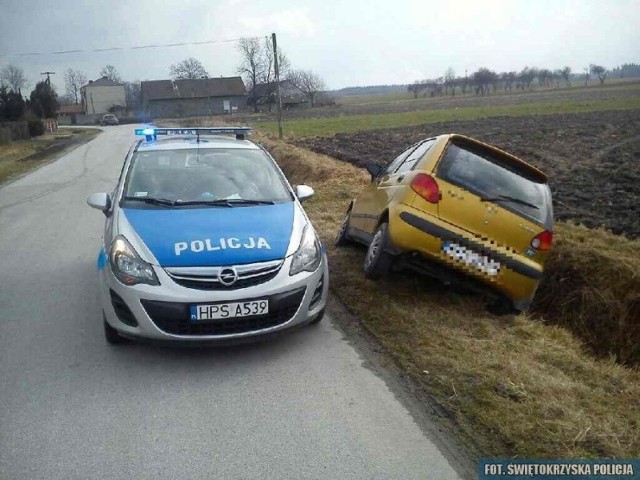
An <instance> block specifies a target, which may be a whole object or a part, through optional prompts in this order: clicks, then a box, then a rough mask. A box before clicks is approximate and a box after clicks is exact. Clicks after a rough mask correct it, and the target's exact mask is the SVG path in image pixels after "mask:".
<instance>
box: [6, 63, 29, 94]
mask: <svg viewBox="0 0 640 480" xmlns="http://www.w3.org/2000/svg"><path fill="white" fill-rule="evenodd" d="M0 84H5V85H8V86H9V89H10V90H13V91H14V92H16V93H18V92H19V91H20V90H22V89H23V88H24V87H25V86H26V85H27V77H25V76H24V70H22V68H20V67H18V66H17V65H13V64H9V65H7V66H6V67H4V68H3V69H2V70H1V71H0Z"/></svg>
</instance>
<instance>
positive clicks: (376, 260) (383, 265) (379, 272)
mask: <svg viewBox="0 0 640 480" xmlns="http://www.w3.org/2000/svg"><path fill="white" fill-rule="evenodd" d="M388 229H389V225H388V224H386V223H382V224H380V226H379V227H378V229H377V230H376V233H375V234H374V235H373V238H372V239H371V243H369V248H368V249H367V254H366V255H365V257H364V276H365V277H367V278H368V279H369V280H379V279H380V278H382V277H384V276H385V275H386V274H387V272H388V271H389V268H390V267H391V263H392V261H393V257H392V256H391V254H390V253H389V252H387V251H386V247H387V245H388V243H389V238H388Z"/></svg>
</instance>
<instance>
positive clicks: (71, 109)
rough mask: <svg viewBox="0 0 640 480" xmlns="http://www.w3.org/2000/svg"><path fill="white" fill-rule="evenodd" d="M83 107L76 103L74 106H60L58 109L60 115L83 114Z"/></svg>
mask: <svg viewBox="0 0 640 480" xmlns="http://www.w3.org/2000/svg"><path fill="white" fill-rule="evenodd" d="M82 112H83V109H82V105H80V104H79V103H74V104H72V105H60V108H58V113H62V114H72V113H82Z"/></svg>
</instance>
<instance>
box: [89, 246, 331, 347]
mask: <svg viewBox="0 0 640 480" xmlns="http://www.w3.org/2000/svg"><path fill="white" fill-rule="evenodd" d="M291 258H292V257H288V258H286V259H285V260H284V262H283V264H282V267H281V268H280V270H279V271H278V273H277V275H276V276H275V277H274V278H272V279H271V280H269V281H268V282H266V283H263V284H260V285H255V286H251V287H247V288H239V289H237V290H215V291H211V290H198V289H194V288H188V287H184V286H181V285H178V284H177V283H176V282H175V281H174V280H173V279H172V278H171V277H170V276H169V275H168V274H167V273H166V272H165V271H164V269H163V268H161V267H158V266H154V267H153V268H154V270H155V273H156V275H157V276H158V279H159V281H160V285H158V286H152V285H146V284H139V285H134V286H127V285H124V284H122V283H121V282H120V281H119V280H117V279H116V278H115V276H114V275H113V273H112V271H111V268H110V266H109V264H108V263H107V265H105V266H104V268H102V269H101V270H99V280H100V296H101V302H102V307H103V310H104V314H105V320H106V321H107V322H108V323H109V325H111V326H112V327H113V328H115V329H116V330H118V332H119V333H120V334H121V335H122V336H125V337H129V338H133V339H147V340H153V341H161V342H162V341H166V342H180V343H185V342H186V343H233V342H234V341H238V340H250V339H253V338H259V337H262V336H269V335H272V334H276V333H278V332H282V331H285V330H288V329H291V328H294V327H297V326H301V325H304V324H306V323H309V322H311V321H312V320H314V319H315V318H316V317H317V316H318V315H320V314H321V313H322V311H323V310H324V308H325V306H326V301H327V295H328V288H329V269H328V264H327V257H326V253H325V252H322V259H321V262H320V265H319V266H318V268H317V269H316V270H315V271H314V272H302V273H299V274H296V275H293V276H290V275H289V269H290V266H291ZM262 299H268V300H269V314H268V315H263V316H256V317H240V318H235V319H226V320H225V324H226V331H234V333H219V332H220V331H221V330H219V329H216V328H211V326H212V325H213V324H214V323H215V322H209V323H200V324H194V323H193V322H191V321H190V320H189V316H188V311H189V308H190V306H191V305H198V304H210V303H217V302H244V301H251V300H262ZM231 322H236V324H235V326H234V324H232V323H231ZM228 327H231V328H228ZM212 332H213V333H212Z"/></svg>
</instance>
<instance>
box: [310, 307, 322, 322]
mask: <svg viewBox="0 0 640 480" xmlns="http://www.w3.org/2000/svg"><path fill="white" fill-rule="evenodd" d="M324 310H325V309H324V308H323V309H322V310H320V312H319V313H318V314H317V315H316V317H315V318H314V319H313V320H311V321H310V322H309V325H316V324H318V323H320V321H321V320H322V319H323V318H324Z"/></svg>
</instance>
